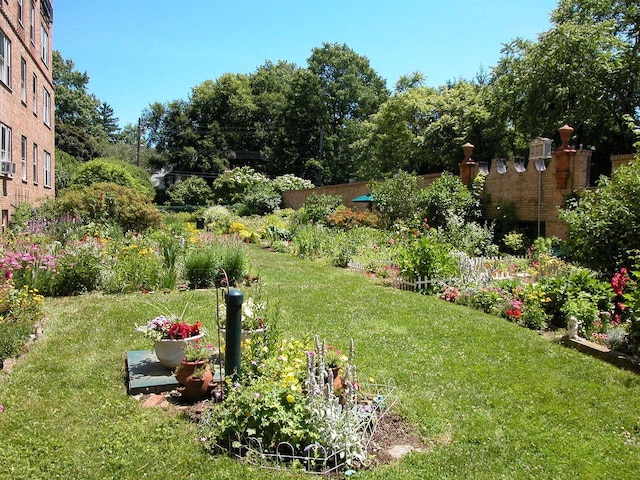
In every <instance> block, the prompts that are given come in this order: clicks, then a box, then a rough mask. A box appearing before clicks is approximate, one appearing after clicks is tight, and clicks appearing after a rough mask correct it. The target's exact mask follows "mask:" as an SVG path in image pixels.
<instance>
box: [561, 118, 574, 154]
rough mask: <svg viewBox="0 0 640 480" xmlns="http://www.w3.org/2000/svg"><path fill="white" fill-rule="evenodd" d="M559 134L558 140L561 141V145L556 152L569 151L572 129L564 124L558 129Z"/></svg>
mask: <svg viewBox="0 0 640 480" xmlns="http://www.w3.org/2000/svg"><path fill="white" fill-rule="evenodd" d="M558 132H560V140H561V141H562V145H560V148H559V149H558V150H570V149H571V147H570V146H569V140H570V139H571V134H572V133H573V127H570V126H569V125H567V124H564V125H563V126H561V127H560V128H559V129H558Z"/></svg>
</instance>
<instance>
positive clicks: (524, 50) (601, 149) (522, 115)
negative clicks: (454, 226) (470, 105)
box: [492, 0, 640, 172]
mask: <svg viewBox="0 0 640 480" xmlns="http://www.w3.org/2000/svg"><path fill="white" fill-rule="evenodd" d="M638 12H639V7H638V5H636V4H635V3H634V2H629V1H627V0H561V1H560V2H559V4H558V7H557V9H556V10H555V11H554V12H553V14H552V17H551V19H552V22H553V23H554V26H553V28H552V29H550V30H549V31H547V32H544V33H542V34H541V35H540V36H539V37H538V41H537V42H531V41H525V40H523V39H515V40H514V41H512V42H511V43H509V44H508V45H506V46H505V47H504V49H503V55H502V58H501V60H500V62H499V63H498V65H497V66H496V68H495V69H494V74H493V79H492V85H493V88H492V93H493V99H494V100H493V101H494V106H495V108H494V113H495V115H497V116H500V117H502V118H503V119H504V121H505V123H506V124H508V125H510V126H512V129H511V131H510V132H509V137H510V141H511V142H512V144H513V145H514V150H515V149H516V148H517V144H518V143H519V144H520V145H522V143H523V142H528V141H529V140H530V139H531V138H534V137H537V136H552V135H557V134H556V131H557V128H558V127H559V126H560V125H562V124H564V123H568V124H569V125H572V126H573V127H574V128H575V141H574V143H575V145H578V146H579V145H580V144H583V145H585V146H586V145H594V146H595V147H596V150H595V152H594V154H593V157H592V158H593V160H594V168H595V171H596V172H597V171H602V170H603V169H604V166H603V165H604V164H608V161H609V156H610V154H612V153H623V152H629V151H630V148H631V141H632V139H631V137H630V135H629V132H628V131H627V130H626V128H625V122H624V119H623V115H624V114H625V113H631V114H634V113H636V112H637V111H638V106H639V105H640V55H638V52H639V48H640V43H639V42H640V36H638V34H637V32H638V31H640V22H639V20H640V14H639V13H638ZM554 138H556V139H557V136H556V137H554Z"/></svg>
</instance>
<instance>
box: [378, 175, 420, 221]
mask: <svg viewBox="0 0 640 480" xmlns="http://www.w3.org/2000/svg"><path fill="white" fill-rule="evenodd" d="M369 188H370V190H371V195H372V196H373V207H374V209H375V211H376V213H377V214H378V216H379V217H380V226H381V227H382V228H390V227H391V226H392V225H393V224H394V223H395V222H397V221H403V222H405V223H408V224H409V225H413V224H415V223H416V222H419V220H420V219H421V218H422V217H421V214H422V212H421V210H420V205H421V202H422V190H421V189H420V177H418V176H417V175H412V174H410V173H407V172H404V171H399V172H398V173H397V174H395V175H394V176H392V177H389V178H387V179H386V180H384V181H382V182H373V183H371V184H370V185H369Z"/></svg>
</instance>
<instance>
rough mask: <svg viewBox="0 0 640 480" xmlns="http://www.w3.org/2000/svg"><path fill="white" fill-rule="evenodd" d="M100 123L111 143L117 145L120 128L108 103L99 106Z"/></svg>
mask: <svg viewBox="0 0 640 480" xmlns="http://www.w3.org/2000/svg"><path fill="white" fill-rule="evenodd" d="M98 122H99V123H100V126H102V129H103V130H104V132H105V133H106V134H107V140H108V141H109V143H116V142H117V141H118V140H119V138H118V132H119V131H120V127H119V126H118V119H117V118H116V117H115V115H114V113H113V108H111V105H109V104H108V103H107V102H102V103H101V104H100V105H99V106H98Z"/></svg>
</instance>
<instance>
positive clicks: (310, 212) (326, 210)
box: [297, 193, 342, 225]
mask: <svg viewBox="0 0 640 480" xmlns="http://www.w3.org/2000/svg"><path fill="white" fill-rule="evenodd" d="M341 204H342V197H341V196H340V195H325V194H316V193H313V194H311V195H310V196H309V197H307V199H306V200H305V202H304V205H303V206H302V208H301V209H300V210H298V215H297V217H298V222H300V223H302V224H305V223H314V224H316V225H317V224H326V223H327V218H328V217H329V215H331V214H332V213H333V212H335V211H336V209H337V208H338V207H339V206H340V205H341Z"/></svg>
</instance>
